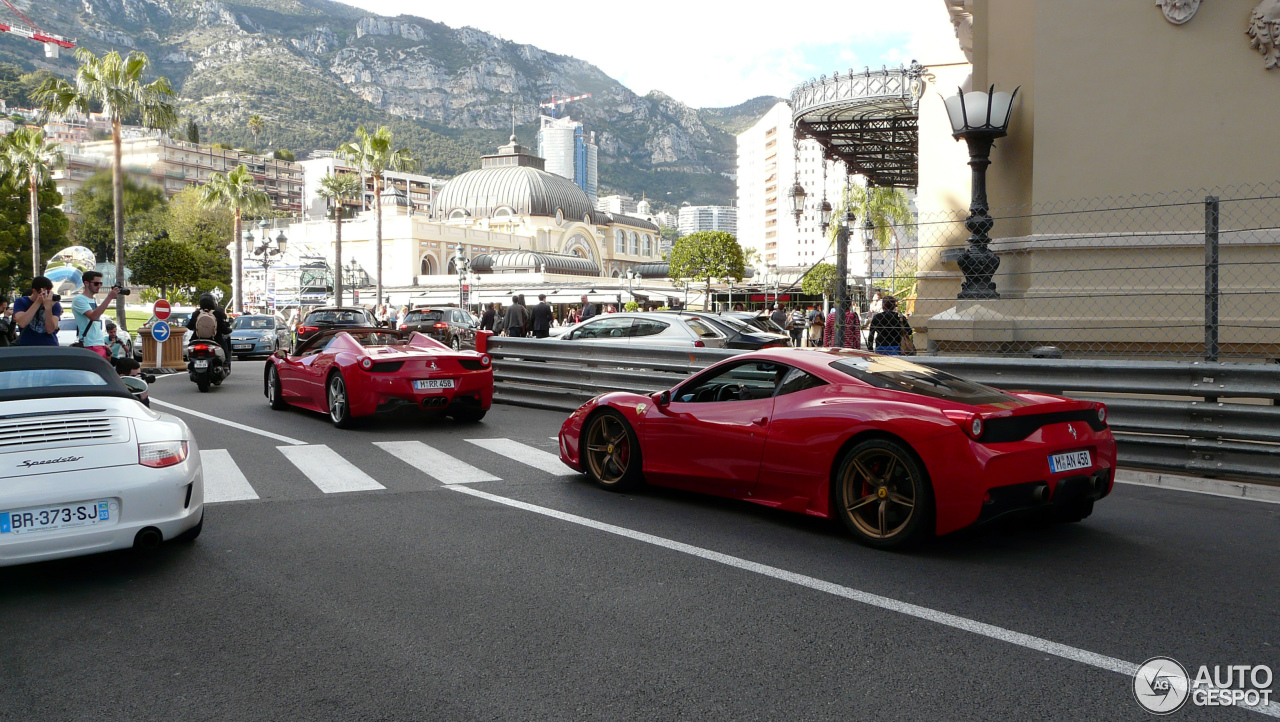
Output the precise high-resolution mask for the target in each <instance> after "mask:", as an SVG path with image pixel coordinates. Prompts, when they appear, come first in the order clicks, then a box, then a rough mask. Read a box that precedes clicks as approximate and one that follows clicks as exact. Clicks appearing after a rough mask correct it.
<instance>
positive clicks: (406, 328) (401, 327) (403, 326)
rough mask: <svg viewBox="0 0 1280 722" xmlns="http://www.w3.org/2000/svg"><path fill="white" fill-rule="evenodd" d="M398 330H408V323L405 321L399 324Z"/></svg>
mask: <svg viewBox="0 0 1280 722" xmlns="http://www.w3.org/2000/svg"><path fill="white" fill-rule="evenodd" d="M400 330H401V331H408V330H409V324H407V323H405V324H401V325H400Z"/></svg>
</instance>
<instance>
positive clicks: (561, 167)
mask: <svg viewBox="0 0 1280 722" xmlns="http://www.w3.org/2000/svg"><path fill="white" fill-rule="evenodd" d="M597 153H598V149H597V148H596V134H595V133H594V132H593V133H591V135H590V137H588V136H587V134H586V131H585V130H583V127H582V123H579V122H578V121H576V120H572V119H570V118H567V117H566V118H551V117H548V116H545V115H544V116H542V126H541V127H540V128H539V129H538V155H539V156H540V157H541V158H542V159H543V160H544V161H546V171H547V172H548V173H554V174H556V175H558V176H560V177H561V178H568V179H569V180H571V181H573V184H574V185H576V186H578V187H579V188H581V189H582V191H583V192H584V193H586V194H587V197H588V198H590V199H591V202H592V203H593V204H594V203H595V202H596V199H597V190H598V187H599V175H598V173H597Z"/></svg>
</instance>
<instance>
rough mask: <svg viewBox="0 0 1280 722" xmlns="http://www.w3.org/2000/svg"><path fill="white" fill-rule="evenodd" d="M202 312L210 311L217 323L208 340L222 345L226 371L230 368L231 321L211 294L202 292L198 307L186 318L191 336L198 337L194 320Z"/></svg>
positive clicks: (196, 319)
mask: <svg viewBox="0 0 1280 722" xmlns="http://www.w3.org/2000/svg"><path fill="white" fill-rule="evenodd" d="M202 313H212V314H213V317H214V319H216V320H217V323H218V331H217V334H216V335H215V336H214V337H213V338H212V339H210V340H213V341H216V342H217V343H218V345H219V346H221V347H222V351H223V353H224V354H225V355H226V357H227V359H226V362H225V363H226V365H227V371H228V372H230V370H231V322H230V321H228V320H227V314H226V313H225V312H223V310H222V309H221V308H218V302H217V301H215V300H213V294H209V293H206V294H203V295H201V296H200V308H199V309H197V310H196V312H195V313H193V314H191V318H189V319H187V328H188V329H190V331H191V335H192V338H198V337H199V334H198V333H197V332H196V322H197V321H198V320H199V319H200V315H201V314H202Z"/></svg>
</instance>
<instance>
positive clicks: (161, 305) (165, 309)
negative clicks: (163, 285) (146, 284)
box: [151, 298, 170, 321]
mask: <svg viewBox="0 0 1280 722" xmlns="http://www.w3.org/2000/svg"><path fill="white" fill-rule="evenodd" d="M169 311H170V308H169V302H168V301H166V300H164V299H163V298H162V299H160V300H159V301H156V305H154V306H152V307H151V313H153V314H155V317H156V319H157V320H159V321H163V320H165V319H166V318H169Z"/></svg>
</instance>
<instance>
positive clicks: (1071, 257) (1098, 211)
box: [913, 0, 1280, 357]
mask: <svg viewBox="0 0 1280 722" xmlns="http://www.w3.org/2000/svg"><path fill="white" fill-rule="evenodd" d="M1265 4H1267V3H1258V2H1256V0H1217V1H1216V2H1213V1H1208V2H1204V3H1174V2H1167V3H1156V2H1115V1H1114V0H1079V1H1077V2H1072V3H1062V2H1055V1H1054V0H945V5H946V8H947V11H948V12H949V14H950V16H951V19H952V22H953V24H954V25H955V26H956V30H957V42H958V43H959V45H960V47H961V48H962V49H964V50H965V52H966V55H967V56H968V58H969V60H970V61H971V63H972V65H971V66H965V65H963V64H957V65H948V66H940V67H932V68H929V73H928V75H927V76H926V80H927V81H928V83H929V86H928V87H927V88H926V91H925V96H924V98H923V100H922V101H921V107H920V119H919V123H920V182H919V196H918V200H917V203H918V205H919V208H920V212H921V221H922V226H921V257H920V264H921V265H920V270H919V273H918V278H919V289H918V298H919V301H918V303H917V306H916V318H915V319H913V320H914V323H915V325H916V326H917V327H918V328H919V329H922V330H923V331H924V332H925V333H924V337H925V338H926V339H927V341H928V343H929V346H930V347H931V348H934V349H936V350H939V351H943V352H948V351H952V352H966V351H971V352H1002V351H1003V352H1020V351H1025V350H1026V349H1028V348H1029V347H1032V346H1035V345H1041V344H1043V345H1054V346H1058V347H1059V348H1061V349H1063V350H1064V351H1065V352H1067V353H1071V352H1073V351H1077V352H1081V353H1087V352H1103V353H1110V354H1119V355H1126V354H1128V355H1142V354H1151V353H1173V354H1181V355H1194V354H1195V353H1196V352H1197V351H1198V349H1200V348H1201V347H1202V346H1203V345H1204V343H1205V330H1204V325H1205V323H1206V315H1205V296H1204V294H1205V292H1206V280H1205V267H1204V265H1205V257H1206V256H1205V253H1206V251H1205V243H1206V241H1205V238H1206V234H1205V222H1206V221H1205V209H1204V206H1203V200H1204V198H1205V196H1206V195H1221V196H1222V197H1223V199H1224V201H1223V203H1222V206H1221V213H1222V216H1221V219H1220V222H1221V227H1222V232H1221V234H1220V237H1219V245H1220V264H1221V267H1222V268H1224V269H1226V270H1224V271H1223V272H1222V274H1221V287H1220V291H1221V293H1222V297H1223V299H1224V301H1223V303H1222V306H1221V314H1222V315H1221V318H1220V322H1221V324H1222V328H1221V341H1222V344H1223V350H1224V353H1228V354H1230V353H1237V354H1239V355H1244V356H1268V357H1275V356H1277V355H1280V337H1277V331H1276V329H1277V327H1280V298H1278V297H1277V294H1275V293H1274V292H1272V293H1264V292H1261V291H1263V290H1265V289H1272V291H1274V289H1276V288H1278V287H1280V273H1278V272H1277V270H1276V269H1277V268H1280V231H1277V230H1276V229H1277V227H1278V226H1280V208H1278V207H1277V205H1276V204H1275V203H1274V202H1272V203H1266V202H1260V201H1253V202H1243V201H1234V200H1233V199H1234V198H1245V197H1249V196H1250V193H1255V192H1257V191H1258V190H1259V189H1263V188H1264V187H1266V186H1270V188H1271V193H1272V195H1274V191H1275V188H1276V185H1275V184H1276V181H1277V178H1278V173H1280V172H1278V171H1277V168H1280V146H1277V145H1276V144H1274V143H1270V142H1267V141H1266V140H1265V139H1264V138H1265V134H1266V132H1265V130H1263V129H1264V128H1265V127H1266V124H1267V120H1268V119H1269V118H1272V117H1274V116H1275V114H1276V112H1277V111H1280V68H1274V67H1272V68H1268V67H1267V60H1266V58H1265V57H1264V56H1263V55H1262V54H1260V53H1259V51H1258V49H1256V48H1255V47H1253V44H1251V39H1252V38H1251V36H1250V35H1249V29H1250V27H1251V22H1252V21H1253V20H1255V19H1256V18H1255V15H1256V13H1257V8H1258V7H1259V6H1260V5H1265ZM1189 10H1190V16H1189V17H1188V16H1187V12H1188V11H1189ZM992 84H994V85H995V86H996V88H997V90H1012V89H1013V88H1015V87H1017V88H1018V89H1019V91H1018V96H1017V101H1016V103H1015V105H1014V107H1013V120H1012V122H1011V123H1010V126H1009V130H1008V137H1006V138H1002V139H999V140H997V141H996V145H995V149H994V150H993V151H992V154H991V167H990V170H989V172H988V176H987V182H988V197H989V201H990V206H991V209H992V210H991V213H992V215H993V216H995V217H996V225H995V227H994V229H993V230H992V231H991V235H992V237H993V238H994V239H995V240H994V241H993V242H992V244H991V249H992V250H993V251H995V252H996V253H997V254H998V255H999V256H1000V258H1001V266H1000V269H999V271H998V273H997V275H996V277H995V279H994V280H995V282H996V284H997V289H998V291H999V292H1000V295H1001V298H1000V299H989V300H988V299H984V300H974V301H957V300H956V299H955V297H956V294H957V292H958V290H959V286H960V279H961V274H960V272H959V269H958V267H957V266H956V265H955V257H956V254H957V253H958V252H959V249H961V248H963V246H964V240H965V238H967V237H968V235H969V234H968V231H966V230H965V229H964V228H963V227H962V226H961V224H960V222H958V221H962V220H963V217H964V215H965V210H966V209H967V207H968V204H969V198H970V189H969V169H968V168H967V167H966V166H965V162H966V161H967V155H968V154H967V151H966V147H965V144H964V143H963V142H957V141H954V140H952V139H951V137H950V136H951V129H950V125H949V123H948V120H947V117H946V114H945V112H944V110H943V107H942V102H941V100H939V99H938V97H937V96H938V95H939V94H941V95H944V96H947V95H952V94H954V93H955V92H956V87H957V86H961V87H963V88H964V89H965V90H966V91H968V90H986V89H987V88H988V87H989V86H991V85H992ZM1197 189H1210V190H1197ZM1212 189H1218V190H1212ZM1144 199H1145V200H1144ZM1144 203H1146V204H1148V205H1149V206H1150V207H1149V208H1143V209H1139V206H1142V205H1143V204H1144ZM947 218H953V219H955V220H956V221H957V222H952V223H946V222H945V220H946V219H947ZM930 221H933V223H932V224H929V222H930Z"/></svg>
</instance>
